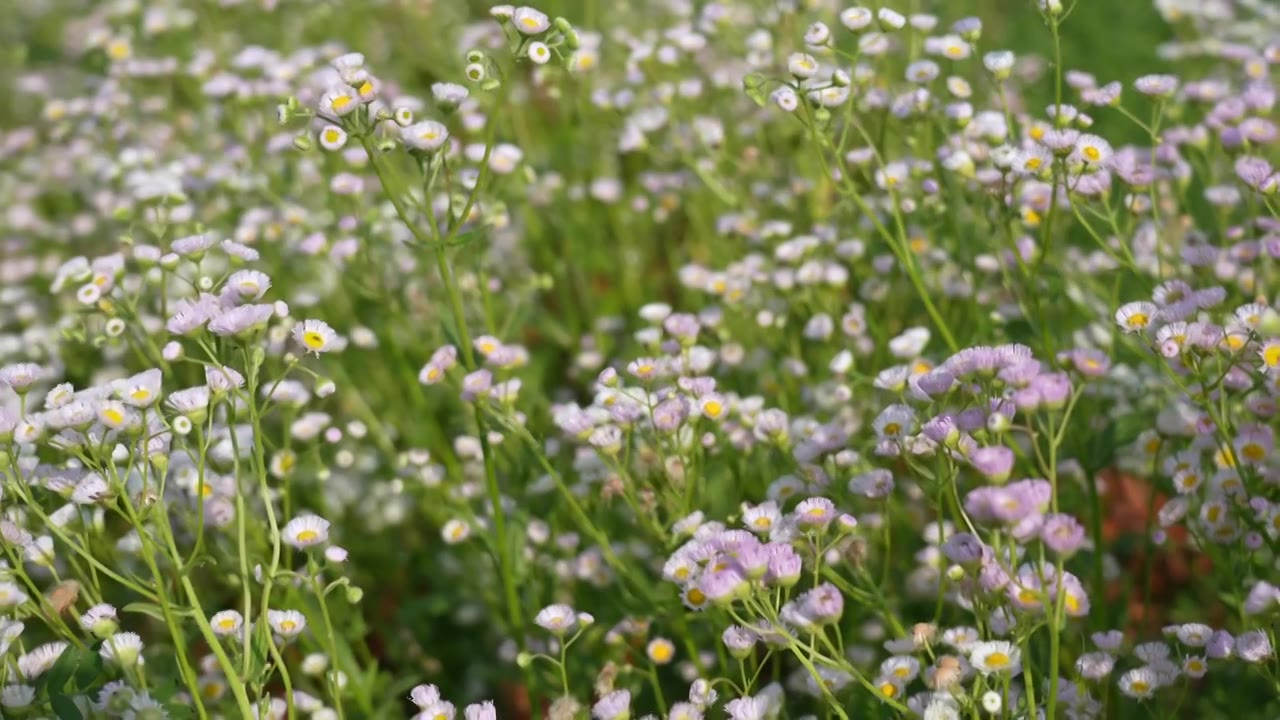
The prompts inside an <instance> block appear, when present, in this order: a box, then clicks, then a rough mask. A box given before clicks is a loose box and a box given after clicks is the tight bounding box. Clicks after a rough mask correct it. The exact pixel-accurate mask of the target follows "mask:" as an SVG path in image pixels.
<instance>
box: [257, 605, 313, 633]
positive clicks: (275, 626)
mask: <svg viewBox="0 0 1280 720" xmlns="http://www.w3.org/2000/svg"><path fill="white" fill-rule="evenodd" d="M267 624H268V625H270V626H271V629H272V630H274V631H276V633H277V634H278V635H280V636H282V637H285V638H291V637H296V636H297V635H299V634H301V633H302V631H303V630H306V629H307V618H306V616H305V615H303V614H302V613H300V612H298V611H297V610H268V611H267Z"/></svg>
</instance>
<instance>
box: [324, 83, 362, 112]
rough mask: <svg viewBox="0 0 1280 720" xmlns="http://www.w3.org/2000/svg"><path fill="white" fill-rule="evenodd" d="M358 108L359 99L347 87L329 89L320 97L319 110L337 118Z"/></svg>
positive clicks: (354, 92) (353, 91)
mask: <svg viewBox="0 0 1280 720" xmlns="http://www.w3.org/2000/svg"><path fill="white" fill-rule="evenodd" d="M359 106H360V97H359V96H358V95H357V94H356V91H355V89H354V88H352V87H350V86H348V85H344V86H341V87H334V88H330V89H329V90H328V91H327V92H325V94H324V95H322V96H321V97H320V109H321V110H322V111H324V112H327V113H332V114H334V115H336V116H338V117H343V116H345V115H350V114H351V113H352V112H353V111H354V110H355V109H356V108H357V107H359Z"/></svg>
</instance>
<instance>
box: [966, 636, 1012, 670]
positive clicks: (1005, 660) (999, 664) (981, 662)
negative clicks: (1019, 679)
mask: <svg viewBox="0 0 1280 720" xmlns="http://www.w3.org/2000/svg"><path fill="white" fill-rule="evenodd" d="M969 662H971V663H973V667H974V668H975V669H977V670H978V672H981V673H982V674H984V675H990V674H992V673H1009V674H1011V675H1017V674H1018V672H1019V670H1021V668H1022V651H1021V650H1019V649H1018V646H1017V645H1014V644H1013V643H1011V642H1008V641H1006V640H992V641H989V642H979V643H975V644H974V645H973V647H972V648H970V650H969Z"/></svg>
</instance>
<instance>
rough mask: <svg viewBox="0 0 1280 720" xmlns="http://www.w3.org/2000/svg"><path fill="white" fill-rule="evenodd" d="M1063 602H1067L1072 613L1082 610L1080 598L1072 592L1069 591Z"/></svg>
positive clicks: (1068, 610)
mask: <svg viewBox="0 0 1280 720" xmlns="http://www.w3.org/2000/svg"><path fill="white" fill-rule="evenodd" d="M1063 602H1064V603H1066V606H1067V612H1070V613H1078V612H1080V598H1078V597H1076V596H1075V595H1072V594H1071V593H1067V596H1066V598H1065V599H1064V600H1063Z"/></svg>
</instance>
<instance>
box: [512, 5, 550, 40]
mask: <svg viewBox="0 0 1280 720" xmlns="http://www.w3.org/2000/svg"><path fill="white" fill-rule="evenodd" d="M511 24H512V25H515V26H516V30H518V31H520V33H522V34H524V35H541V34H542V33H544V32H546V31H547V29H548V28H550V27H551V19H550V18H548V17H547V14H546V13H544V12H542V11H541V10H535V9H534V8H531V7H529V6H527V5H526V6H522V7H518V8H516V9H515V11H513V12H512V13H511Z"/></svg>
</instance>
